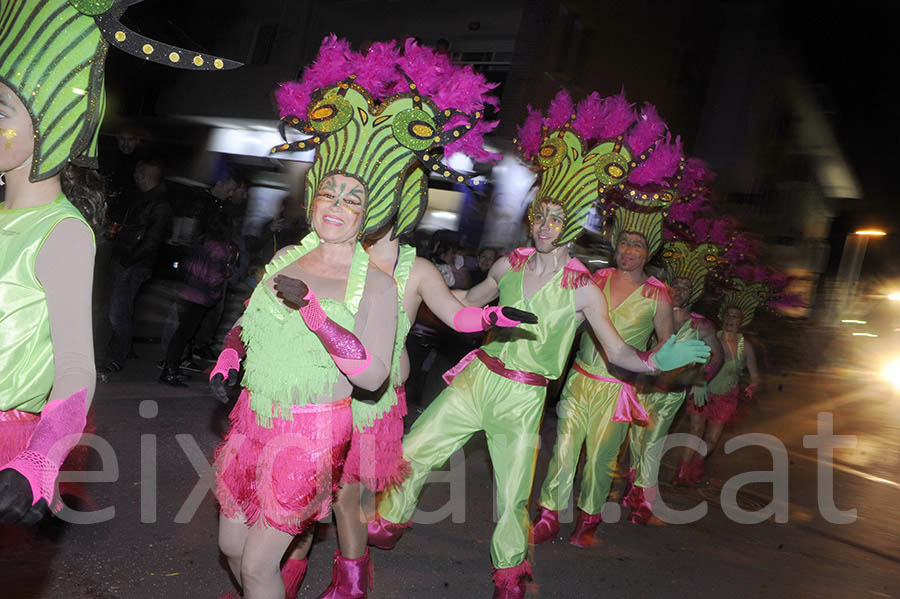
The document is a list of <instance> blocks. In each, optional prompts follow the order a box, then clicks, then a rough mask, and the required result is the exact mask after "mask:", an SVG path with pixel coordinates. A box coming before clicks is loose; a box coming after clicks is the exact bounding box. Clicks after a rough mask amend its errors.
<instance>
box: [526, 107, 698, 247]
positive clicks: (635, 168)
mask: <svg viewBox="0 0 900 599" xmlns="http://www.w3.org/2000/svg"><path fill="white" fill-rule="evenodd" d="M528 110H529V115H528V118H527V119H526V121H525V123H524V124H523V125H522V126H521V127H519V130H518V137H517V138H516V139H515V142H516V147H517V149H518V150H519V151H520V152H521V153H522V154H523V155H524V157H525V158H526V159H528V160H530V161H532V162H533V163H535V164H536V166H538V167H539V168H540V169H541V173H540V181H539V185H540V190H539V191H538V194H537V197H536V198H535V200H534V202H533V203H532V206H531V209H530V210H529V217H531V216H532V215H533V214H534V211H535V210H536V209H537V207H538V206H539V205H540V204H541V203H542V202H551V203H555V204H559V205H561V206H562V207H563V208H564V210H565V213H566V224H565V227H564V229H563V231H562V233H561V234H560V236H559V238H558V239H557V240H556V244H557V245H561V244H564V243H568V242H569V241H572V240H573V239H575V238H577V237H578V236H579V235H580V234H581V233H582V231H583V228H584V224H585V220H586V219H587V216H588V213H589V212H590V209H591V208H592V206H594V203H595V202H596V201H597V200H598V199H599V201H600V206H601V207H602V212H603V216H607V215H608V214H609V212H611V210H607V208H612V207H613V205H616V206H618V207H620V208H622V218H621V219H619V220H618V224H617V227H619V230H628V231H634V232H638V233H641V234H642V235H644V236H645V237H647V241H648V244H649V245H650V246H651V249H652V251H654V252H655V251H656V249H658V247H659V243H660V242H661V241H662V211H663V209H664V208H665V207H666V206H667V205H668V204H669V203H670V202H671V201H673V199H674V198H675V197H676V194H675V193H674V192H672V191H671V190H670V189H669V186H668V185H667V186H666V187H665V188H663V187H662V186H659V185H657V186H656V187H652V188H649V189H648V188H647V187H641V185H647V186H649V185H652V184H653V183H655V182H665V183H667V184H668V179H669V178H672V177H675V176H677V174H678V168H679V164H680V161H681V156H680V147H679V144H678V142H677V141H676V143H675V144H672V143H670V142H669V140H668V139H667V138H666V127H665V124H664V123H662V121H660V120H659V118H658V117H656V116H655V114H656V113H655V110H653V108H652V106H648V107H646V108H645V109H644V111H643V112H642V113H641V114H640V115H637V114H636V112H635V110H634V106H633V105H632V104H631V103H629V102H628V100H627V99H626V98H625V94H624V92H623V93H620V94H619V95H616V96H609V97H606V98H603V97H601V96H600V94H598V93H597V92H594V93H592V94H591V95H589V96H588V97H587V98H585V99H584V100H582V101H581V102H579V103H578V105H577V107H576V106H575V104H574V103H573V101H572V98H571V96H570V95H569V94H568V92H566V91H565V90H561V91H560V92H559V93H557V95H556V97H555V98H554V99H553V101H552V102H551V103H550V107H549V109H548V111H547V116H546V117H544V115H543V114H542V113H540V112H539V111H536V110H533V109H532V108H531V107H530V106H529V107H528ZM673 150H674V153H675V154H677V155H676V156H675V161H674V164H673V163H672V160H671V157H672V154H673ZM632 191H634V192H635V193H631V192H632ZM639 192H640V193H639ZM614 200H615V201H614ZM622 227H624V228H622ZM618 232H619V231H616V236H617V235H618Z"/></svg>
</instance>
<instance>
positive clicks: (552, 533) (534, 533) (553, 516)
mask: <svg viewBox="0 0 900 599" xmlns="http://www.w3.org/2000/svg"><path fill="white" fill-rule="evenodd" d="M538 507H539V508H540V510H541V513H540V514H539V515H538V517H537V518H536V519H535V520H534V524H533V526H532V527H531V544H532V545H540V544H541V543H546V542H547V541H549V540H550V539H553V538H555V537H556V535H558V534H559V512H558V511H556V510H548V509H547V508H545V507H544V506H542V505H539V506H538Z"/></svg>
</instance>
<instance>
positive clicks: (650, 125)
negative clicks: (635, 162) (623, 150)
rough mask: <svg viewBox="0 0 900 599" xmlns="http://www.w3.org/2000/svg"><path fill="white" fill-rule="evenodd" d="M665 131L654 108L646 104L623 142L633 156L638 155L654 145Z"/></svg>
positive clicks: (665, 128) (664, 125) (663, 124)
mask: <svg viewBox="0 0 900 599" xmlns="http://www.w3.org/2000/svg"><path fill="white" fill-rule="evenodd" d="M667 129H668V127H666V124H665V123H664V122H663V120H662V119H661V118H660V117H659V113H658V112H656V107H655V106H654V105H653V104H649V103H647V104H644V106H643V108H641V113H640V115H638V117H637V121H636V122H635V124H634V126H633V127H632V128H631V131H629V132H628V134H627V135H626V136H625V141H626V142H628V147H630V148H631V149H632V151H633V152H634V153H635V154H637V155H640V154H642V153H643V152H645V151H647V149H648V148H650V147H651V146H652V145H653V144H655V143H656V141H657V140H658V139H660V138H661V137H662V136H663V134H664V133H665V132H666V130H667Z"/></svg>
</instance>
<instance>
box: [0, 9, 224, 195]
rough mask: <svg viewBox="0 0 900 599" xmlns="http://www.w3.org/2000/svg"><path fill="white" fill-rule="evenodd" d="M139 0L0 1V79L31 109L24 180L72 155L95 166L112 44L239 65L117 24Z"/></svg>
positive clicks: (190, 62)
mask: <svg viewBox="0 0 900 599" xmlns="http://www.w3.org/2000/svg"><path fill="white" fill-rule="evenodd" d="M139 2H141V0H2V2H0V81H2V82H3V83H4V84H5V85H7V86H8V87H9V88H10V89H12V90H13V91H14V92H15V93H16V94H17V95H18V96H19V98H20V99H21V100H22V102H23V103H24V104H25V106H26V107H27V108H28V111H29V113H30V114H31V121H32V124H33V126H34V136H35V138H34V158H33V161H32V167H31V172H30V174H29V178H30V179H31V181H40V180H42V179H47V178H49V177H52V176H53V175H55V174H57V173H58V172H59V171H61V170H62V168H63V167H64V166H65V165H66V163H67V162H69V161H70V160H71V161H73V162H75V163H76V164H81V165H85V166H96V156H97V134H98V131H99V127H100V122H101V121H102V120H103V112H104V109H105V107H106V97H105V93H104V86H103V69H104V63H105V61H106V53H107V50H108V48H109V46H110V45H112V46H115V47H117V48H120V49H121V50H123V51H125V52H128V53H129V54H132V55H134V56H138V57H141V58H144V59H147V60H150V61H152V62H157V63H160V64H165V65H169V66H173V67H178V68H184V69H193V70H209V71H215V70H222V69H232V68H235V67H238V66H240V63H237V62H234V61H231V60H225V59H223V58H219V57H217V56H211V55H208V54H204V53H201V52H191V51H188V50H184V49H182V48H178V47H176V46H171V45H168V44H164V43H161V42H158V41H155V40H151V39H149V38H147V37H144V36H142V35H140V34H138V33H136V32H134V31H132V30H131V29H129V28H127V27H125V26H124V25H122V23H121V22H120V20H119V19H120V18H121V16H122V14H123V13H124V12H125V10H126V9H127V8H128V7H129V6H132V5H134V4H137V3H139Z"/></svg>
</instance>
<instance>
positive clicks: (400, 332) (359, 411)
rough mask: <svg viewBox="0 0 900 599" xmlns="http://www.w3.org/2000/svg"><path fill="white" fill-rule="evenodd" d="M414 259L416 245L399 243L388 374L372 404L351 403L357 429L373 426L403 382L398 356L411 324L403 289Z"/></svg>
mask: <svg viewBox="0 0 900 599" xmlns="http://www.w3.org/2000/svg"><path fill="white" fill-rule="evenodd" d="M415 261H416V248H414V247H412V246H409V245H401V246H400V253H399V255H398V256H397V264H396V265H395V266H394V281H395V282H396V283H397V334H396V336H395V337H394V352H393V354H391V375H390V379H389V381H388V386H387V388H386V389H385V390H384V393H383V394H382V395H381V397H379V398H378V401H377V402H375V403H373V404H372V403H365V402H362V401H354V402H353V403H352V404H351V405H352V406H353V424H354V425H355V426H356V428H357V429H358V430H359V431H360V432H362V430H363V429H365V428H367V427H369V426H372V423H373V422H375V420H376V419H378V418H380V417H381V416H383V415H384V413H385V412H387V411H389V410H390V409H391V408H393V407H394V406H395V405H397V392H396V391H395V390H394V388H395V387H397V386H398V385H400V384H401V383H402V382H403V374H402V373H401V372H400V371H401V368H402V365H403V364H402V362H401V359H402V357H403V348H405V347H406V336H407V335H408V334H409V329H410V328H412V323H411V322H410V321H409V315H408V314H407V313H406V310H404V309H403V295H404V294H405V293H406V283H407V282H408V281H409V273H410V271H411V270H412V265H413V263H414V262H415Z"/></svg>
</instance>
